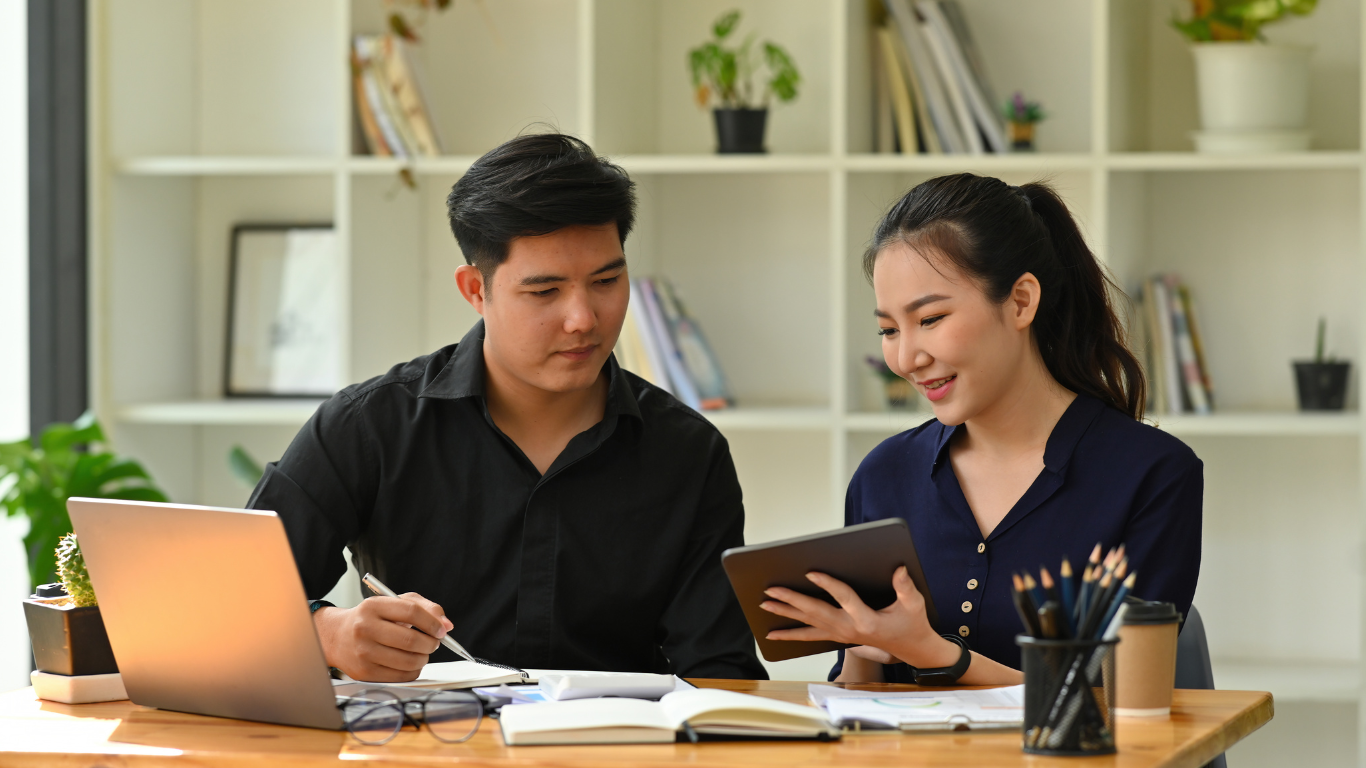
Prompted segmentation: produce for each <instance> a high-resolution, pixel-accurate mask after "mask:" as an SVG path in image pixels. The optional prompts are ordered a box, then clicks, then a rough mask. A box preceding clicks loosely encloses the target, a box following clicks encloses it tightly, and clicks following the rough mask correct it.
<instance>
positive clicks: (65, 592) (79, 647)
mask: <svg viewBox="0 0 1366 768" xmlns="http://www.w3.org/2000/svg"><path fill="white" fill-rule="evenodd" d="M57 572H58V574H59V575H60V577H61V581H60V582H59V583H57V584H43V585H41V586H39V587H38V590H37V593H36V594H34V596H33V597H31V598H29V599H28V600H25V601H24V619H25V620H26V621H27V622H28V634H29V639H30V640H31V641H32V642H33V660H34V663H35V664H36V665H37V667H38V671H39V672H47V673H49V674H54V675H65V676H74V675H107V674H112V673H114V672H118V671H119V667H118V664H116V663H115V662H114V651H113V649H111V648H110V647H109V636H108V635H107V634H105V631H104V619H103V618H101V617H100V606H99V602H98V601H97V600H96V599H95V590H94V588H92V587H91V586H90V573H89V572H88V571H86V568H85V558H84V557H83V556H82V555H81V545H80V543H79V542H78V541H76V534H74V533H68V534H67V535H66V536H63V537H62V539H61V545H60V546H58V547H57Z"/></svg>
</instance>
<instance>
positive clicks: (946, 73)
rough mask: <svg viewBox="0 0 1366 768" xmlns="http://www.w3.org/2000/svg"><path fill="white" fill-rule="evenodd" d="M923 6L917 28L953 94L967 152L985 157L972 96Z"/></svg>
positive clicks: (954, 114)
mask: <svg viewBox="0 0 1366 768" xmlns="http://www.w3.org/2000/svg"><path fill="white" fill-rule="evenodd" d="M920 5H921V8H920V11H919V15H918V17H917V22H918V24H917V27H918V29H919V30H920V34H921V36H922V37H923V38H924V40H925V47H926V48H927V49H928V50H929V52H930V56H931V57H932V59H933V60H934V66H935V72H936V73H937V74H938V75H939V79H940V81H941V82H943V83H944V91H945V92H946V93H948V95H949V104H950V106H952V107H953V118H954V120H955V121H956V122H957V125H958V131H959V134H960V135H961V136H962V138H963V141H964V144H965V150H964V151H966V152H968V153H969V154H973V155H980V154H983V153H984V152H985V148H984V147H983V145H982V135H981V134H980V133H978V131H977V127H976V125H974V123H973V119H972V108H971V107H969V106H968V97H967V94H966V93H965V92H964V91H965V89H964V87H963V84H962V83H960V82H959V80H958V77H957V75H955V74H954V71H953V63H952V61H951V60H950V55H949V48H948V41H947V40H945V39H944V37H943V35H942V34H941V33H940V31H939V29H938V28H937V27H935V25H934V24H933V23H931V22H930V19H929V18H928V17H927V16H926V15H925V13H924V7H925V4H924V3H921V4H920Z"/></svg>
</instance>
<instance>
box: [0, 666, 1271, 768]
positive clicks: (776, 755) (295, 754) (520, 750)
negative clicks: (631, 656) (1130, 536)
mask: <svg viewBox="0 0 1366 768" xmlns="http://www.w3.org/2000/svg"><path fill="white" fill-rule="evenodd" d="M693 682H695V683H697V684H699V685H702V686H705V687H718V688H729V689H731V690H737V691H744V692H746V693H755V694H759V695H761V696H771V697H773V698H778V699H785V700H788V701H797V702H804V701H805V700H806V683H791V682H750V681H730V680H696V681H693ZM857 687H859V688H865V689H873V690H876V689H887V690H914V689H915V686H906V685H876V686H872V685H869V686H857ZM1271 715H1272V704H1271V694H1269V693H1255V692H1249V691H1180V690H1179V691H1177V692H1176V697H1175V701H1174V706H1173V714H1172V717H1171V718H1163V719H1154V720H1131V719H1121V720H1120V721H1119V723H1118V724H1117V726H1116V731H1117V733H1116V735H1117V737H1118V739H1119V754H1117V755H1108V756H1105V757H1095V758H1050V757H1037V756H1033V755H1026V754H1024V753H1023V752H1021V751H1020V735H1019V733H1014V732H1012V733H996V734H969V733H963V732H960V733H952V734H919V735H902V734H899V733H891V732H885V731H884V732H866V733H860V734H853V733H851V734H848V735H846V736H845V737H844V739H843V740H842V741H839V742H832V743H820V742H806V741H803V742H771V741H770V742H712V743H702V744H640V745H613V746H574V747H505V746H503V740H502V738H501V737H500V736H499V734H498V732H497V724H496V723H492V722H486V723H485V724H484V726H483V728H482V729H481V730H480V732H479V733H478V734H476V735H475V737H474V738H473V739H471V740H470V741H469V742H467V743H465V744H442V743H441V742H438V741H437V740H436V739H433V738H432V737H431V735H430V734H427V733H414V732H408V731H405V732H404V733H403V734H401V735H399V737H398V738H396V739H395V740H394V741H392V742H390V743H389V744H387V745H385V746H382V747H367V746H364V745H362V744H359V743H357V742H356V741H355V740H354V739H351V738H350V737H349V736H348V735H347V734H345V733H337V732H332V731H317V730H311V729H308V728H291V727H287V726H279V725H265V724H262V723H250V722H244V721H241V720H224V719H220V718H212V717H201V716H199V715H186V714H181V713H178V712H164V711H161V710H156V709H147V708H146V707H139V706H137V705H135V704H133V703H131V702H127V701H119V702H110V703H106V704H83V705H76V706H72V705H67V704H54V703H51V702H46V701H41V700H38V699H36V698H34V695H33V689H31V688H24V689H20V690H17V691H13V692H11V693H7V694H0V765H4V766H44V768H46V767H47V766H96V765H99V766H109V767H110V768H112V767H113V766H172V765H191V764H192V765H196V766H214V767H215V768H217V767H220V766H243V767H245V766H250V767H251V768H266V767H267V766H287V767H293V766H298V767H299V768H303V767H304V766H319V765H327V764H335V763H337V762H339V761H341V760H346V761H353V760H355V761H365V762H367V763H369V764H371V765H380V766H398V765H431V764H436V763H447V764H449V763H452V762H455V763H459V764H460V765H476V766H509V765H518V766H535V767H536V768H559V767H562V766H563V767H567V768H594V767H596V766H628V765H629V766H674V765H691V766H718V767H724V768H742V767H745V766H783V768H789V767H795V766H820V765H837V766H899V767H900V766H946V765H948V766H952V765H963V766H977V765H992V766H998V765H999V766H1011V765H1021V766H1031V768H1043V767H1044V766H1068V767H1070V768H1083V767H1086V766H1122V767H1123V768H1140V767H1142V768H1149V767H1154V766H1180V767H1182V768H1186V767H1187V766H1189V767H1191V768H1194V767H1195V766H1200V765H1203V764H1204V763H1205V762H1207V761H1208V760H1209V759H1210V758H1212V757H1214V756H1215V755H1217V754H1219V753H1220V752H1222V751H1224V750H1225V749H1227V748H1228V747H1230V746H1232V745H1233V744H1235V743H1237V742H1238V741H1239V740H1241V739H1242V738H1243V737H1245V736H1247V735H1248V734H1249V733H1252V732H1253V731H1255V730H1257V729H1258V728H1260V727H1261V726H1262V725H1263V724H1265V723H1266V722H1267V721H1268V720H1270V719H1271Z"/></svg>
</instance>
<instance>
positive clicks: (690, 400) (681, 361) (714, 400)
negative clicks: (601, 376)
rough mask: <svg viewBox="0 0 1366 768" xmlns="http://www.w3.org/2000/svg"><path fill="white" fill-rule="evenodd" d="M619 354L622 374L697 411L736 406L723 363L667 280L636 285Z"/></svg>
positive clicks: (634, 282) (619, 340)
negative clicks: (669, 394)
mask: <svg viewBox="0 0 1366 768" xmlns="http://www.w3.org/2000/svg"><path fill="white" fill-rule="evenodd" d="M613 352H614V353H615V354H616V356H617V363H618V364H619V365H620V366H621V367H622V368H625V369H626V370H628V371H630V372H631V373H634V374H636V375H637V376H639V377H641V378H643V379H645V380H646V381H649V382H650V383H651V384H654V385H655V386H657V387H659V388H660V389H663V390H665V391H666V392H669V393H671V394H673V395H674V396H675V397H677V398H678V399H679V400H681V401H683V403H684V404H685V405H687V406H688V407H690V408H692V409H694V410H698V411H702V410H718V409H721V408H726V407H728V406H729V405H731V403H732V398H731V396H730V390H729V388H728V387H727V385H726V379H725V375H724V373H723V372H722V370H721V362H720V360H719V359H718V358H717V356H716V353H715V351H714V350H713V349H712V347H711V345H710V344H709V343H708V342H707V338H706V336H705V335H703V333H702V328H701V326H700V325H699V324H698V322H697V320H696V319H695V318H693V317H692V316H691V315H689V314H688V311H687V308H686V307H685V306H684V304H683V302H682V301H681V300H680V299H679V298H678V293H677V292H676V291H675V290H674V288H673V285H672V284H670V283H669V282H668V281H667V280H663V279H653V278H648V277H646V278H639V279H633V280H631V303H630V305H629V308H628V309H627V312H626V319H625V321H624V322H623V323H622V328H621V334H620V335H619V336H618V337H617V345H616V348H615V349H614V350H613Z"/></svg>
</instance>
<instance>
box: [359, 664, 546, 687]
mask: <svg viewBox="0 0 1366 768" xmlns="http://www.w3.org/2000/svg"><path fill="white" fill-rule="evenodd" d="M333 682H347V683H350V682H357V683H363V682H366V681H364V680H352V679H351V678H349V677H347V676H346V675H342V680H341V681H333ZM520 682H522V676H521V675H519V674H518V673H516V672H512V671H509V670H506V669H503V668H501V667H490V666H486V665H484V664H475V663H473V662H469V661H439V662H437V663H435V664H428V665H426V666H425V667H423V668H422V672H421V673H420V674H419V675H418V678H417V679H416V680H410V681H409V682H406V683H376V685H397V686H402V687H404V688H434V689H456V688H474V687H477V686H486V685H498V684H499V683H520Z"/></svg>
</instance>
